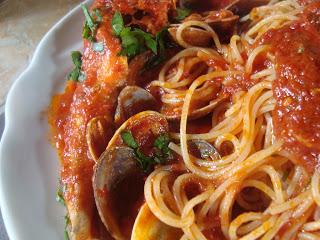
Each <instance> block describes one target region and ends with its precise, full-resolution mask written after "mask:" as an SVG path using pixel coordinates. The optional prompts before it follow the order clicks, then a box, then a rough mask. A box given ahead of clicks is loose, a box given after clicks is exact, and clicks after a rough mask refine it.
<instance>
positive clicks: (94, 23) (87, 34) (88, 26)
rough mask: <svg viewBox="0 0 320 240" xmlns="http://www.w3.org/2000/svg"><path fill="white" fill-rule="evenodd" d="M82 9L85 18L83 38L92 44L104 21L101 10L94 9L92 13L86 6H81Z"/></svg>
mask: <svg viewBox="0 0 320 240" xmlns="http://www.w3.org/2000/svg"><path fill="white" fill-rule="evenodd" d="M81 8H82V10H83V14H84V16H85V22H84V26H83V32H82V37H83V38H84V39H87V40H89V41H90V42H94V41H95V35H96V31H97V28H98V26H99V23H100V22H101V21H102V15H101V13H100V11H99V9H94V10H93V12H92V13H90V12H89V10H88V8H87V7H86V6H85V5H83V4H81Z"/></svg>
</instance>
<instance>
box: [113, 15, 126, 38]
mask: <svg viewBox="0 0 320 240" xmlns="http://www.w3.org/2000/svg"><path fill="white" fill-rule="evenodd" d="M111 24H112V29H113V32H114V33H115V35H117V36H119V35H120V33H121V32H122V30H123V28H124V22H123V18H122V15H121V13H120V12H119V11H116V12H115V13H114V15H113V18H112V22H111Z"/></svg>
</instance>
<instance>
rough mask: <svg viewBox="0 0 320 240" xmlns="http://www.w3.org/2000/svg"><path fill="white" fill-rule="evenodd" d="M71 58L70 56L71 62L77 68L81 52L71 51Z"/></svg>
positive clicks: (79, 66)
mask: <svg viewBox="0 0 320 240" xmlns="http://www.w3.org/2000/svg"><path fill="white" fill-rule="evenodd" d="M71 58H72V62H73V64H74V66H75V67H77V68H81V65H82V60H81V58H82V54H81V53H80V52H79V51H72V52H71Z"/></svg>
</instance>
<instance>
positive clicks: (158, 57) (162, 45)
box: [144, 28, 169, 70]
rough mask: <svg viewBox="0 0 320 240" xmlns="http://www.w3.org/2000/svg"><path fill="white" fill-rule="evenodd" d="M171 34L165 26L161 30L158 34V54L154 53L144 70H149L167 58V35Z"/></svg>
mask: <svg viewBox="0 0 320 240" xmlns="http://www.w3.org/2000/svg"><path fill="white" fill-rule="evenodd" d="M168 35H169V32H168V29H167V28H164V29H162V30H161V31H160V32H158V33H157V34H156V42H157V45H158V48H159V50H158V54H154V55H153V56H152V57H151V58H150V59H149V60H148V61H147V63H146V65H145V67H144V70H149V69H151V68H153V67H155V66H157V65H159V64H160V63H162V62H163V61H164V60H166V58H167V56H166V47H168V46H166V43H167V42H168V41H166V38H167V36H168Z"/></svg>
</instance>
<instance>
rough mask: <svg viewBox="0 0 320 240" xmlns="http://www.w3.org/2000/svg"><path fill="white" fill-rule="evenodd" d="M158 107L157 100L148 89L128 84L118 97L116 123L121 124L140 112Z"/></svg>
mask: <svg viewBox="0 0 320 240" xmlns="http://www.w3.org/2000/svg"><path fill="white" fill-rule="evenodd" d="M156 108H157V101H156V99H155V98H154V97H153V96H152V95H151V94H150V93H149V92H148V91H146V90H144V89H143V88H140V87H137V86H127V87H125V88H124V89H123V90H122V91H121V92H120V94H119V97H118V105H117V109H116V113H115V117H114V118H115V123H116V124H117V125H120V124H122V123H123V122H124V121H126V120H127V119H128V118H130V117H131V116H133V115H135V114H137V113H139V112H143V111H146V110H156Z"/></svg>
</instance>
